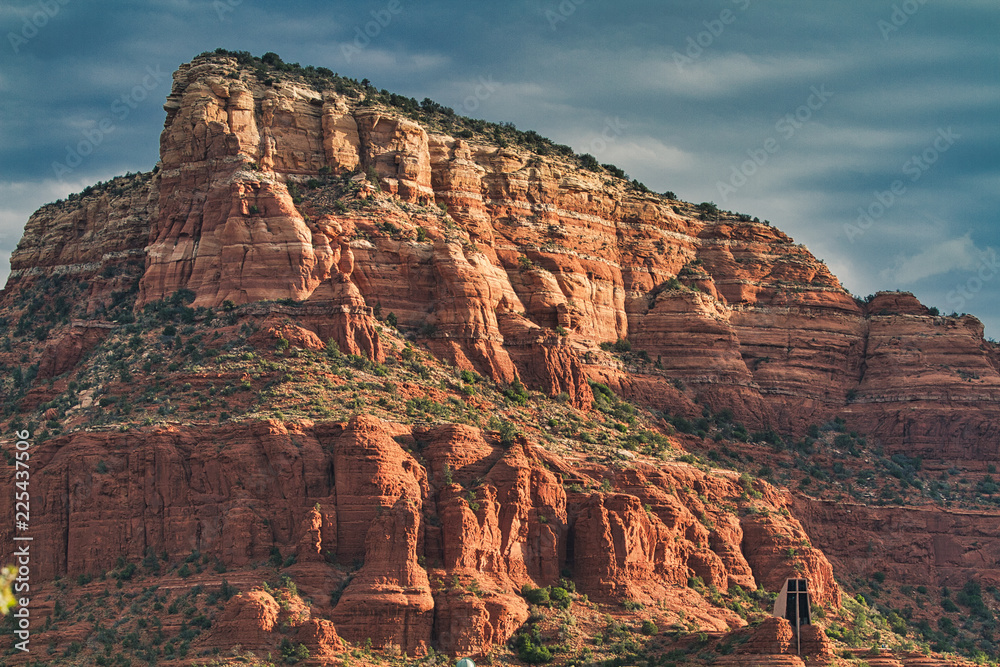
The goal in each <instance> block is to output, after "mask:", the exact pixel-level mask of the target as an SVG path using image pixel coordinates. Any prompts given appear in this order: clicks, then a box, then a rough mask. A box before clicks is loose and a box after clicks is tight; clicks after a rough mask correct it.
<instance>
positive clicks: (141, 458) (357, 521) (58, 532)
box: [0, 417, 839, 654]
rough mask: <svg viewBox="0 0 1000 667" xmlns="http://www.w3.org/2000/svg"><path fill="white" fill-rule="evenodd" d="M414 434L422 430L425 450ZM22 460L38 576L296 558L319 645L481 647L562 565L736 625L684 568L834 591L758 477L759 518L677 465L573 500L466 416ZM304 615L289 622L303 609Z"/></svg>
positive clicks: (829, 599) (249, 597)
mask: <svg viewBox="0 0 1000 667" xmlns="http://www.w3.org/2000/svg"><path fill="white" fill-rule="evenodd" d="M207 443H211V444H210V445H209V444H207ZM407 443H414V444H415V443H422V444H420V446H419V447H420V452H421V457H422V460H423V461H424V462H423V463H422V462H419V461H418V460H417V459H416V458H415V457H414V456H413V455H412V454H411V453H410V452H409V451H408V450H407V447H408V446H414V445H407ZM539 451H540V450H539ZM32 462H33V466H34V469H33V473H34V474H33V476H32V490H33V493H35V494H37V497H38V500H37V512H38V514H37V516H38V519H37V521H36V522H35V523H33V530H35V531H37V532H36V534H37V535H38V537H37V538H36V545H37V554H38V558H37V560H34V561H33V562H32V566H33V569H32V573H33V575H35V576H37V577H38V578H39V579H42V580H48V579H51V578H53V577H55V576H69V577H78V576H79V575H81V574H87V573H96V572H105V571H108V570H110V569H112V568H114V567H115V566H116V565H115V564H116V562H117V561H118V560H119V558H121V559H124V560H125V561H128V562H141V561H142V560H143V558H144V557H145V556H146V555H147V554H148V553H150V552H152V553H156V554H159V553H162V552H166V554H167V556H168V557H169V558H170V559H178V558H184V557H186V556H188V555H189V554H191V553H192V551H197V552H198V553H199V554H202V555H203V556H204V557H206V558H212V559H218V560H219V561H220V562H221V563H222V564H224V565H225V566H226V567H227V568H230V569H238V568H242V567H245V566H248V565H252V564H256V563H260V562H263V561H266V560H268V559H272V558H274V557H275V556H274V555H275V553H278V554H286V555H287V554H295V555H296V556H297V560H298V563H297V564H296V565H295V566H294V568H295V570H294V571H295V572H296V575H295V576H296V581H297V582H298V584H299V590H300V591H301V593H302V595H303V596H304V597H309V598H311V599H313V600H314V601H316V605H317V606H316V607H314V608H313V609H314V614H315V613H316V612H317V611H318V612H321V613H323V614H328V616H327V617H326V619H325V620H329V621H332V623H333V627H332V628H327V627H326V626H322V624H321V625H315V624H313V625H310V626H309V627H308V628H300V629H298V630H296V632H298V633H300V634H303V633H305V634H303V636H306V635H308V637H309V639H308V641H309V642H314V643H315V645H317V646H318V645H320V644H323V645H329V646H335V645H336V644H337V642H338V641H339V640H338V639H336V637H342V638H344V639H346V640H348V641H350V642H352V643H359V642H360V643H364V642H365V641H366V640H367V639H368V638H371V640H372V642H373V644H374V645H378V646H388V645H391V644H392V645H396V646H399V647H400V648H401V649H403V650H405V651H406V652H408V653H410V654H420V653H421V652H423V651H426V650H427V649H428V648H429V647H431V646H434V647H436V648H437V649H444V650H448V651H455V652H479V653H481V652H485V651H486V650H488V648H489V646H491V645H495V644H498V643H503V642H505V641H506V640H507V639H508V638H509V637H510V636H511V635H512V634H513V633H514V632H515V631H516V630H517V628H518V627H519V626H520V625H521V624H522V623H523V622H524V621H525V619H526V618H527V614H528V606H527V603H526V602H525V600H524V599H523V598H522V597H521V596H520V595H519V592H520V590H521V588H522V587H523V586H524V585H526V584H527V585H529V586H532V587H538V586H547V585H553V584H556V583H558V580H559V578H560V577H561V576H563V575H564V574H565V572H567V571H568V572H569V573H570V574H571V576H572V578H573V579H574V580H575V581H576V582H577V586H578V588H579V590H581V592H586V593H588V594H590V595H591V596H592V597H593V598H594V599H599V600H606V601H622V600H626V599H630V600H633V601H637V602H643V601H645V602H652V601H654V600H659V599H676V600H677V601H678V604H683V605H684V607H685V608H686V609H687V610H688V613H689V615H690V618H695V619H698V622H704V623H705V624H706V627H710V628H713V629H719V630H725V629H727V628H732V627H738V626H740V625H742V624H743V621H742V620H741V619H740V618H739V617H737V616H736V615H735V614H734V613H732V612H730V611H728V610H726V609H720V608H717V607H713V606H711V605H710V604H709V603H708V602H707V601H706V600H705V599H704V598H702V597H701V596H700V595H698V594H697V593H695V592H694V591H693V590H692V589H690V588H688V586H689V580H690V579H691V578H692V577H701V578H702V580H703V581H704V582H705V583H706V585H712V586H716V587H717V588H718V589H720V590H725V589H726V587H727V586H728V585H729V583H730V582H734V583H735V582H739V583H740V585H742V586H745V587H747V588H756V586H757V584H758V583H760V584H763V585H765V586H772V585H774V582H777V578H778V577H779V576H784V575H785V574H787V573H789V572H798V571H799V570H797V569H796V567H799V568H804V570H803V571H804V572H805V576H808V577H809V578H810V580H811V581H812V582H813V587H814V590H816V601H817V603H819V604H822V605H828V606H835V605H837V604H838V602H839V597H838V595H839V594H838V592H837V589H836V588H835V587H833V584H832V581H829V582H828V581H826V580H825V579H824V577H826V576H828V573H829V564H828V563H826V561H825V559H824V557H823V556H822V554H820V553H819V552H815V553H813V552H812V551H809V550H804V552H803V557H802V558H801V559H799V560H798V561H796V562H798V563H799V565H796V562H791V561H789V560H788V559H787V558H785V559H784V561H783V560H782V558H783V557H782V553H783V552H782V548H783V545H784V542H780V541H779V538H777V537H775V535H776V534H778V533H781V534H782V538H783V539H784V538H785V536H788V537H787V539H795V536H797V535H800V534H802V535H804V533H801V528H800V527H799V526H798V523H797V522H796V521H795V520H794V519H793V518H790V517H784V516H782V515H781V513H780V509H781V508H782V507H783V502H784V501H783V500H782V499H781V497H780V496H778V495H777V494H776V493H774V492H773V491H770V490H769V487H766V486H762V487H761V488H763V489H764V490H765V491H767V492H768V495H767V496H766V497H764V498H762V499H761V500H760V501H755V502H761V503H764V506H765V507H768V508H770V509H769V512H768V514H769V516H770V520H769V521H768V522H767V523H766V525H765V526H764V527H759V526H758V524H757V523H756V522H755V520H748V519H746V518H745V519H744V520H743V522H741V521H740V519H739V518H738V516H736V514H734V513H732V512H731V511H730V510H726V509H723V508H724V507H727V506H730V505H731V504H733V503H739V502H742V501H740V500H739V497H740V495H741V493H742V487H741V486H740V485H739V484H738V483H737V480H736V479H735V478H733V477H731V476H726V475H721V476H720V475H718V474H708V473H705V472H701V471H699V470H697V469H695V468H692V467H690V466H686V465H681V464H675V465H671V466H665V467H664V468H662V469H654V468H652V467H648V466H639V467H637V468H635V469H632V470H626V471H623V472H621V473H619V474H618V475H617V476H615V475H614V474H613V473H612V472H611V471H608V470H605V469H601V468H597V469H594V468H591V469H590V472H589V473H586V474H588V475H589V474H594V475H597V476H600V477H602V478H603V477H604V476H609V475H610V476H611V477H613V478H614V487H615V488H614V489H613V490H612V491H611V492H607V493H605V492H599V491H593V492H589V493H584V492H577V491H574V492H572V493H570V494H567V492H566V491H565V490H564V486H563V482H562V481H561V479H560V478H561V475H562V474H563V473H562V472H556V471H563V470H570V469H571V468H570V466H569V465H568V464H567V463H566V462H565V461H563V460H561V459H559V458H558V457H555V456H554V455H552V454H550V453H545V454H544V457H542V456H540V455H539V454H538V453H536V450H535V448H534V447H533V446H532V445H530V444H529V443H528V442H527V441H525V440H523V439H522V440H520V441H519V442H517V443H515V444H514V445H512V446H510V447H509V448H503V447H502V446H500V445H499V444H497V443H496V442H495V441H493V440H492V437H490V436H484V434H483V433H482V432H481V431H479V430H478V429H475V428H472V427H469V426H460V425H446V426H435V427H421V428H414V427H411V426H405V425H400V424H392V423H388V422H383V421H380V420H377V419H374V418H371V417H356V418H355V419H353V420H351V421H350V422H348V423H343V424H337V423H333V424H319V425H309V424H305V425H302V424H300V425H291V424H281V423H278V422H274V421H269V422H257V423H254V422H249V423H246V424H243V425H239V424H235V425H229V426H219V427H214V428H212V429H209V430H207V431H206V430H201V431H199V432H198V433H197V434H195V433H193V432H192V431H191V430H190V429H178V428H176V427H168V428H160V429H151V428H146V429H137V430H136V431H135V432H129V433H82V432H81V433H77V434H73V435H69V436H61V437H59V438H54V439H52V440H49V441H47V442H45V443H44V444H41V445H39V446H38V448H37V449H36V450H35V451H34V452H33V456H32ZM102 464H103V465H102ZM6 511H7V512H8V515H9V513H10V512H11V511H13V508H10V507H8V508H7V509H6ZM754 516H757V515H754ZM8 518H9V519H11V521H12V520H13V519H12V515H9V516H8ZM11 521H8V522H6V523H5V524H3V525H8V526H9V525H13V524H12V523H11ZM761 521H763V519H761ZM7 530H9V529H7ZM741 531H742V532H741ZM757 533H761V534H762V535H763V537H761V538H760V539H759V540H757V539H756V538H753V537H748V536H753V535H756V534H757ZM741 535H742V537H741ZM7 536H8V537H9V533H8V534H7ZM2 538H4V533H3V532H2V529H0V539H2ZM768 540H770V542H769V541H768ZM757 541H759V542H760V543H761V544H762V545H764V547H766V548H765V549H764V550H763V551H761V549H758V548H757V547H756V546H755V545H756V542H757ZM5 543H6V544H11V543H12V542H10V540H7V541H6V542H5ZM769 545H773V547H772V546H769ZM741 554H746V556H747V557H746V558H745V559H744V558H743V557H742V555H741ZM0 556H2V557H7V556H9V552H6V555H5V554H3V553H0ZM281 557H282V558H284V555H282V556H281ZM338 563H339V564H341V565H339V566H338V565H337V564H338ZM352 563H355V564H357V565H359V566H360V569H358V570H357V572H355V573H354V574H353V577H352V578H351V579H350V581H349V583H348V585H347V586H346V588H345V589H344V590H343V592H342V594H341V595H340V597H339V600H338V601H336V603H335V604H334V603H331V604H330V605H327V604H326V602H325V600H327V599H329V592H330V590H332V589H333V588H335V587H336V581H338V580H342V579H343V574H338V573H341V572H343V570H342V569H340V568H342V567H344V566H350V564H352ZM258 580H259V579H258ZM432 580H437V581H439V582H447V584H444V583H440V584H436V585H433V586H432V584H431V581H432ZM456 582H457V583H456ZM831 587H832V588H831ZM278 606H279V605H278V604H277V603H275V601H274V598H273V596H272V595H271V594H269V593H265V592H263V591H252V592H250V593H244V594H242V595H240V596H237V597H236V598H234V599H233V600H231V601H230V602H229V603H228V605H227V607H226V609H225V611H224V612H223V613H222V615H221V616H220V623H218V624H217V625H216V627H215V628H214V629H213V632H231V633H233V636H239V637H241V638H242V639H241V641H242V642H243V643H244V645H246V646H251V645H252V646H258V645H260V646H263V645H265V644H267V643H268V641H271V640H270V639H269V633H271V632H272V630H273V626H274V624H275V622H276V621H275V618H276V617H275V614H277V613H279V612H277V611H276V609H277V608H278ZM296 618H297V619H298V620H297V621H296V623H297V625H295V627H296V628H298V627H299V625H300V624H301V623H304V622H305V621H306V620H308V619H309V616H308V614H307V615H305V617H299V616H296ZM312 618H314V619H316V620H324V617H323V616H316V615H314V616H312ZM334 630H335V634H333V633H334ZM300 641H301V642H305V643H308V642H306V640H305V639H302V640H300ZM206 645H215V644H211V643H209V644H206ZM331 650H333V649H331Z"/></svg>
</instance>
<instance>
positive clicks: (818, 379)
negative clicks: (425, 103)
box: [12, 56, 1000, 459]
mask: <svg viewBox="0 0 1000 667" xmlns="http://www.w3.org/2000/svg"><path fill="white" fill-rule="evenodd" d="M363 98H364V93H360V94H359V93H357V92H353V93H344V94H340V93H337V92H334V91H332V90H323V91H320V90H316V89H313V88H312V87H310V86H309V85H308V84H306V83H304V82H303V81H296V80H295V79H294V77H293V78H288V77H285V78H280V77H279V79H278V80H277V81H275V82H273V83H271V84H269V85H265V84H264V83H263V82H262V81H260V80H258V78H257V77H256V76H255V75H253V74H252V73H250V72H249V71H246V70H243V69H241V68H240V67H239V66H238V65H237V63H236V61H235V60H234V59H232V58H230V57H227V56H213V57H201V58H198V59H196V60H195V61H193V62H192V63H190V64H186V65H182V66H181V68H180V69H179V70H178V71H177V72H176V73H175V75H174V83H173V88H172V90H171V93H170V96H169V98H168V100H167V103H166V104H165V107H164V108H165V109H166V111H167V118H166V122H165V126H164V131H163V134H162V136H161V139H160V149H161V164H160V170H159V172H158V173H157V174H156V175H155V176H154V177H153V178H152V179H147V180H146V181H144V184H143V185H142V186H141V187H137V188H136V189H134V191H133V192H132V193H131V194H130V195H129V196H128V197H125V198H120V199H118V200H114V201H106V200H105V199H99V200H94V201H90V202H88V204H87V206H86V207H85V208H84V209H81V210H79V211H73V212H63V211H62V210H60V209H58V207H55V208H54V207H47V208H46V209H42V211H40V212H39V213H38V214H36V216H35V217H34V218H33V219H32V222H29V225H28V230H27V232H26V235H25V239H24V240H23V241H22V244H21V246H19V248H18V251H17V252H16V253H15V254H14V257H13V259H12V262H13V267H14V269H15V273H14V276H15V278H13V279H12V280H14V281H15V283H12V286H13V284H16V280H19V279H20V278H21V276H22V275H28V274H30V273H31V272H38V271H50V270H58V271H79V270H82V269H81V268H80V267H85V266H86V267H93V266H97V265H96V264H95V262H98V261H99V260H100V258H101V257H111V256H114V257H117V256H118V255H119V254H121V253H131V254H136V255H137V256H140V257H144V259H145V262H146V266H145V270H144V274H143V276H142V280H141V283H140V286H139V295H138V299H137V301H136V306H137V307H142V306H143V305H144V304H146V303H149V302H151V301H155V300H158V299H163V298H166V297H169V296H170V295H171V294H173V293H174V292H175V291H176V290H179V289H189V290H192V291H193V292H194V293H195V295H196V297H195V305H196V306H197V305H204V306H217V305H220V304H221V303H223V302H224V301H226V300H230V301H232V302H234V303H237V304H240V303H246V302H252V301H256V300H262V299H272V300H273V299H293V300H296V301H305V302H307V303H313V302H315V304H316V305H315V309H316V311H317V320H318V321H322V322H324V324H325V326H326V329H327V333H328V334H329V335H323V336H321V337H322V338H323V340H326V338H328V337H334V338H335V339H337V340H338V342H340V343H341V344H342V345H346V346H347V347H348V348H349V349H351V351H358V352H359V353H362V354H365V355H369V356H372V355H373V356H376V357H378V356H379V355H380V354H381V352H380V351H379V350H378V349H377V341H374V340H373V339H374V338H375V337H374V335H373V329H372V316H373V309H375V308H376V307H377V308H378V310H379V311H380V312H381V313H382V315H383V316H384V315H385V314H386V313H389V312H392V313H393V314H394V315H395V316H396V318H397V319H398V321H399V323H400V325H402V326H404V327H413V328H415V329H419V330H420V331H421V336H422V337H423V338H424V339H425V340H426V342H427V343H428V345H430V347H431V349H432V350H434V352H435V353H437V354H439V355H441V356H443V357H444V358H446V359H448V360H450V361H452V362H453V363H455V364H457V365H458V366H460V367H463V368H469V369H472V370H477V371H479V372H481V373H484V374H486V375H488V376H489V377H492V378H494V379H497V380H501V381H504V382H511V381H513V380H514V378H515V377H517V376H521V377H524V378H525V379H526V380H527V381H528V382H529V383H530V385H531V386H533V387H539V388H542V389H544V390H545V391H547V392H549V393H550V394H551V395H554V394H557V393H560V392H565V393H567V394H568V395H569V396H570V397H571V399H572V400H573V401H574V402H575V403H576V404H577V405H587V404H588V403H589V401H590V400H591V398H592V396H591V394H590V390H589V387H587V385H586V382H584V381H583V378H584V376H585V375H590V376H592V377H600V376H601V375H602V374H603V373H604V372H605V370H604V369H606V368H607V366H608V365H609V364H611V365H613V362H612V361H611V360H609V359H608V358H607V355H605V354H603V353H602V352H601V351H600V350H598V349H597V345H598V343H601V342H608V341H610V342H613V341H616V340H618V339H624V338H627V339H629V340H630V341H631V342H632V343H633V346H634V348H635V349H638V350H644V351H646V352H647V353H648V355H649V356H650V358H651V359H652V360H655V361H658V365H657V368H655V369H654V368H653V367H651V366H648V365H647V366H645V367H643V366H640V367H638V368H634V369H633V371H637V372H638V373H637V374H636V373H633V379H632V380H627V381H625V382H624V384H623V385H622V388H623V389H624V390H626V391H630V390H631V388H632V387H633V386H635V385H636V384H638V385H641V386H642V387H643V389H642V390H641V391H638V392H637V393H636V397H637V398H640V399H641V398H643V397H644V396H648V395H649V393H650V391H652V392H653V393H656V394H664V393H665V392H666V391H667V390H668V387H669V386H670V381H672V380H680V381H682V382H683V383H684V384H685V386H686V387H688V392H689V393H690V394H691V395H692V396H696V397H698V398H699V399H700V400H701V401H702V402H703V403H707V404H709V405H711V406H712V407H714V408H716V409H721V408H723V407H728V408H730V409H732V410H734V412H735V413H736V416H737V418H738V419H740V420H742V421H745V422H746V423H747V424H748V426H751V427H755V428H757V427H777V428H781V429H791V430H793V431H801V430H803V429H804V428H805V426H807V425H808V424H810V423H821V422H823V421H825V420H827V419H829V418H831V417H832V416H834V415H835V414H839V413H843V414H845V415H847V416H848V419H849V420H850V421H851V424H852V426H855V427H857V428H859V429H861V430H865V431H867V432H872V433H875V434H877V436H878V437H879V439H880V440H881V441H882V443H883V444H884V445H885V446H887V447H889V448H891V449H893V450H898V451H912V450H914V449H917V450H924V449H926V450H930V449H935V450H936V451H939V452H940V451H942V449H943V450H944V451H945V452H946V453H947V455H948V456H950V457H953V458H966V459H977V458H982V457H983V456H995V455H996V454H997V451H996V445H995V443H996V441H997V435H998V433H997V429H998V424H1000V408H998V407H997V406H998V403H1000V373H998V370H997V366H998V364H997V362H996V357H997V353H996V351H995V350H993V349H991V346H990V345H989V344H987V343H984V342H983V340H982V330H981V325H980V324H979V323H978V322H977V321H976V320H974V319H972V318H969V317H966V318H948V317H939V316H932V315H930V313H929V311H927V309H926V308H924V307H923V306H921V305H920V304H919V303H917V302H916V300H915V299H912V297H907V296H906V295H898V294H895V295H894V294H885V295H881V296H878V297H877V298H876V299H875V300H874V301H872V302H871V303H868V304H860V305H859V304H857V303H855V301H854V300H853V299H852V298H851V297H850V295H849V294H847V293H846V292H845V291H844V290H843V289H842V288H841V286H840V284H839V282H838V281H837V279H836V278H835V277H834V276H833V275H831V274H830V272H829V271H828V270H827V268H826V266H825V265H824V264H822V262H820V261H818V260H817V259H816V258H815V257H813V256H812V255H811V254H810V253H809V252H808V250H806V249H805V248H804V247H802V246H799V245H796V244H794V243H792V241H791V239H789V238H788V237H787V236H786V235H784V234H783V233H781V232H780V231H778V230H776V229H774V228H772V227H769V226H767V225H764V224H761V223H758V222H751V221H749V220H748V219H747V218H739V217H735V216H733V215H731V214H720V213H714V212H707V213H706V212H699V210H697V209H695V208H694V207H692V206H690V205H688V204H684V203H682V202H674V201H670V200H666V199H665V198H663V197H659V196H654V195H651V194H642V193H638V192H637V191H634V190H632V189H630V188H628V187H626V185H627V184H626V183H625V182H623V181H621V180H615V179H610V178H608V177H607V176H605V175H602V174H599V173H594V172H590V171H586V170H583V169H581V168H579V167H577V166H576V165H573V164H570V163H567V162H565V161H563V160H560V159H552V158H538V157H537V156H534V155H533V154H531V153H530V152H527V151H525V150H523V149H520V148H515V147H506V148H498V147H497V146H495V145H491V144H489V143H485V142H482V141H479V140H467V139H461V138H455V137H452V136H449V135H447V134H442V133H439V132H435V131H429V130H428V129H427V128H425V127H424V126H423V125H421V124H420V123H417V122H414V121H413V120H410V119H407V118H403V117H401V114H400V113H399V112H398V111H394V110H393V109H392V108H384V107H382V106H380V105H374V106H371V105H368V104H367V102H366V101H365V100H364V99H363ZM365 170H367V172H368V174H369V175H371V176H372V177H373V178H375V179H376V180H377V183H373V182H371V181H369V180H368V179H367V178H365V177H363V176H362V177H360V178H361V181H360V185H359V186H358V188H355V189H354V190H350V191H349V192H347V193H346V194H344V193H343V192H342V193H341V194H340V195H338V196H340V197H341V198H342V201H341V202H340V203H344V202H347V203H348V204H350V206H347V207H341V209H338V210H334V209H332V208H330V207H329V206H325V207H324V206H320V205H318V204H317V200H316V199H315V197H311V196H307V197H306V198H305V199H306V201H304V202H303V201H301V199H302V195H301V191H302V188H303V187H304V185H303V184H304V183H306V181H307V180H308V179H314V180H316V179H321V180H322V182H324V183H328V182H329V177H328V176H327V174H328V175H329V176H330V177H333V178H334V180H337V177H338V176H339V175H343V174H350V173H353V172H355V171H365ZM317 182H318V181H317ZM324 187H326V186H322V187H321V188H320V190H321V191H324V190H323V188H324ZM359 188H360V189H359ZM376 188H380V189H381V191H380V192H376ZM306 189H307V190H308V188H306ZM295 193H299V194H295ZM352 193H353V194H352ZM307 194H308V193H307ZM322 198H323V196H322V195H321V196H320V199H322ZM297 202H298V203H297ZM355 204H357V205H355ZM428 205H430V206H428ZM438 206H441V207H444V208H446V209H447V211H448V213H447V215H443V214H442V213H441V209H440V208H438ZM386 225H388V226H389V227H391V230H389V231H387V229H389V227H386ZM43 230H44V231H43ZM81 234H82V236H81ZM143 234H146V238H145V239H142V238H141V237H142V235H143ZM116 253H117V254H116ZM57 267H63V268H57ZM74 267H76V268H74ZM675 279H676V280H675ZM94 289H97V288H94ZM556 331H558V332H560V333H562V334H564V335H558V334H557V333H556ZM993 347H995V346H993ZM584 356H587V357H588V358H589V359H591V362H590V363H589V364H583V363H582V362H581V358H582V357H584ZM654 387H655V388H654ZM916 408H919V410H918V409H916ZM990 443H993V444H990Z"/></svg>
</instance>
